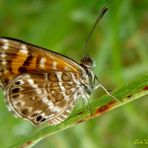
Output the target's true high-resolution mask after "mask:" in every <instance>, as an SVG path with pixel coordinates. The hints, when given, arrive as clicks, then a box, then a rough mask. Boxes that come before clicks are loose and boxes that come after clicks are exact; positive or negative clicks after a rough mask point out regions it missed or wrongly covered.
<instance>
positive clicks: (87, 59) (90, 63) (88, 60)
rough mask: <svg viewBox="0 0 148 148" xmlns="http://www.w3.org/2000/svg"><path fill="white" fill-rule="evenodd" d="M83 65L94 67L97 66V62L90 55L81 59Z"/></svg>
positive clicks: (89, 67)
mask: <svg viewBox="0 0 148 148" xmlns="http://www.w3.org/2000/svg"><path fill="white" fill-rule="evenodd" d="M81 66H82V67H83V68H84V69H92V68H93V67H95V64H94V62H93V61H92V59H91V58H90V57H89V56H86V57H84V58H83V59H82V60H81Z"/></svg>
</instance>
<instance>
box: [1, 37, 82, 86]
mask: <svg viewBox="0 0 148 148" xmlns="http://www.w3.org/2000/svg"><path fill="white" fill-rule="evenodd" d="M51 71H71V72H73V73H77V74H79V73H82V71H84V69H83V68H82V67H81V66H80V65H79V64H77V63H76V62H75V61H73V60H72V59H69V58H67V57H65V56H63V55H60V54H58V53H56V52H53V51H50V50H46V49H43V48H41V47H37V46H35V45H32V44H30V43H26V42H23V41H20V40H16V39H11V38H0V81H1V82H0V85H1V86H3V87H4V88H5V87H6V86H7V85H8V84H9V82H10V81H11V80H13V79H14V78H15V77H16V76H19V75H21V74H24V73H30V74H38V73H50V72H51Z"/></svg>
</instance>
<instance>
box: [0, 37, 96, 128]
mask: <svg viewBox="0 0 148 148" xmlns="http://www.w3.org/2000/svg"><path fill="white" fill-rule="evenodd" d="M92 65H93V62H92V60H91V59H90V58H89V57H85V58H83V59H82V61H81V64H78V63H77V62H76V61H74V60H72V59H70V58H68V57H66V56H63V55H61V54H59V53H56V52H53V51H50V50H46V49H44V48H41V47H37V46H35V45H32V44H30V43H27V42H23V41H20V40H16V39H12V38H0V82H1V87H2V88H3V89H4V91H5V96H6V103H7V106H8V108H9V109H10V110H11V111H12V112H14V113H15V114H16V115H17V116H20V117H22V118H24V119H27V120H29V121H31V122H32V123H33V124H35V125H40V124H42V123H44V122H46V121H48V123H49V124H57V123H60V122H62V121H64V120H65V119H66V118H67V117H68V116H69V114H70V113H71V111H72V109H73V107H74V105H75V102H76V100H77V98H79V97H80V96H82V97H83V98H88V97H89V95H90V94H91V92H92V89H93V88H94V86H93V85H94V81H95V75H94V73H93V71H92Z"/></svg>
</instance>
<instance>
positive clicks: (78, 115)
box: [11, 74, 148, 148]
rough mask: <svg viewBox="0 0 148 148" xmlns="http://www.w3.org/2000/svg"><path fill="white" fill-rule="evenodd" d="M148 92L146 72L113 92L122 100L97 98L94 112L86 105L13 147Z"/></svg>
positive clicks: (36, 140)
mask: <svg viewBox="0 0 148 148" xmlns="http://www.w3.org/2000/svg"><path fill="white" fill-rule="evenodd" d="M147 94H148V74H144V75H142V76H141V77H139V78H137V79H136V80H134V81H133V82H130V83H128V84H126V85H124V86H123V87H121V88H119V89H117V90H116V91H114V92H113V95H114V96H115V97H116V98H118V99H119V100H120V101H116V100H113V99H112V98H111V97H110V96H107V95H105V96H103V97H101V98H98V99H95V100H96V101H94V102H92V103H90V107H91V111H92V113H90V110H89V109H88V106H84V107H83V108H82V109H80V110H78V111H76V112H74V113H72V114H71V116H70V117H69V118H68V119H67V120H65V121H64V122H62V123H61V124H58V125H55V126H48V125H45V127H42V129H40V130H39V131H38V132H36V133H34V134H33V135H32V136H30V137H28V138H27V139H24V140H23V141H20V142H19V143H17V144H14V145H13V146H11V147H15V148H17V147H23V148H26V147H27V148H28V147H32V146H33V145H35V144H36V143H38V142H39V141H41V140H42V139H44V138H46V137H47V136H50V135H53V134H55V133H58V132H60V131H62V130H65V129H67V128H69V127H72V126H74V125H77V124H79V123H82V122H85V121H88V120H90V119H92V118H95V117H97V116H100V115H102V114H103V113H104V112H107V111H110V110H112V109H115V108H117V107H120V106H122V105H124V104H126V103H128V102H131V101H134V100H136V99H138V98H140V97H142V96H145V95H147Z"/></svg>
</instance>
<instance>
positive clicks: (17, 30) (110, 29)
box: [0, 0, 148, 148]
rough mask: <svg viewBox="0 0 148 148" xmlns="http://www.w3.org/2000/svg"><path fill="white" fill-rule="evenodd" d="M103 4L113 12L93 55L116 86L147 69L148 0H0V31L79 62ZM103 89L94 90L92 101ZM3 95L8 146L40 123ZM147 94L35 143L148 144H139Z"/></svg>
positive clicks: (67, 147)
mask: <svg viewBox="0 0 148 148" xmlns="http://www.w3.org/2000/svg"><path fill="white" fill-rule="evenodd" d="M102 6H107V7H108V8H109V11H108V12H107V14H106V15H105V16H104V18H103V19H102V21H101V23H100V24H99V25H98V27H97V28H96V30H95V32H94V34H93V36H92V38H91V40H90V42H89V50H88V54H89V55H90V56H91V57H92V58H93V59H94V61H95V62H96V68H95V72H96V75H98V76H99V78H100V80H101V82H102V83H103V84H104V86H106V88H108V89H115V88H117V87H119V86H121V85H123V84H125V83H127V82H128V81H129V80H131V79H134V78H136V77H137V76H138V75H140V74H143V73H145V72H146V71H148V66H147V65H148V49H147V47H148V1H147V0H126V1H124V0H121V1H118V0H112V1H110V0H104V1H100V0H94V1H91V0H85V1H79V0H71V1H68V0H62V1H59V0H55V1H53V0H50V1H48V0H36V1H35V0H32V1H29V0H20V1H17V0H13V1H11V0H0V28H1V29H0V36H8V37H13V38H18V39H21V40H24V41H28V42H31V43H33V44H36V45H39V46H42V47H45V48H48V49H52V50H54V51H57V52H60V53H62V54H64V55H67V56H69V57H71V58H73V59H75V60H77V61H79V60H80V59H81V58H82V57H83V53H84V50H83V48H84V42H85V39H86V38H87V35H88V33H89V31H90V29H91V27H92V25H93V23H94V21H95V19H96V17H97V15H98V11H99V10H100V8H101V7H102ZM103 93H104V92H103V91H102V90H101V91H100V90H98V91H95V92H94V93H93V95H92V97H91V99H90V100H91V101H92V100H93V98H96V96H101V95H102V94H103ZM0 98H1V100H0V125H1V126H0V144H1V145H0V147H2V148H7V147H8V146H10V145H11V144H13V143H15V142H17V141H19V140H21V139H22V138H23V137H27V136H28V135H31V134H32V133H33V132H34V131H37V130H38V127H34V126H32V125H31V124H30V123H28V122H27V121H23V120H22V119H16V118H14V117H13V116H12V114H11V113H10V112H8V110H7V108H6V105H5V102H4V96H3V94H2V91H1V96H0ZM97 98H98V97H97ZM146 98H147V97H143V99H139V100H137V101H135V102H132V103H130V104H128V105H125V106H124V107H121V108H120V109H116V110H114V111H111V112H109V113H106V114H104V115H103V116H101V117H100V118H98V119H93V120H90V121H89V122H86V123H83V124H81V125H78V126H75V127H73V128H71V129H68V130H66V131H63V132H61V133H58V134H55V135H53V136H51V137H49V138H46V139H45V140H43V141H41V142H40V143H39V144H38V145H36V146H34V147H35V148H48V147H51V148H75V147H77V148H99V147H101V148H108V147H114V148H116V147H117V148H118V147H120V148H122V147H127V148H128V147H130V148H136V147H139V146H145V147H146V146H147V145H138V144H134V141H135V140H136V139H139V140H142V141H143V140H144V139H147V140H148V127H147V122H148V116H147V115H148V109H147V108H148V107H147V104H148V99H147V100H146ZM121 115H122V116H121Z"/></svg>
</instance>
